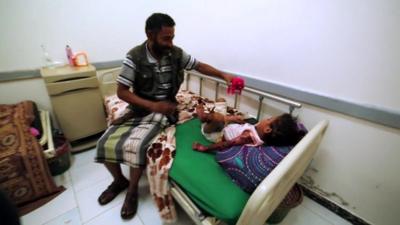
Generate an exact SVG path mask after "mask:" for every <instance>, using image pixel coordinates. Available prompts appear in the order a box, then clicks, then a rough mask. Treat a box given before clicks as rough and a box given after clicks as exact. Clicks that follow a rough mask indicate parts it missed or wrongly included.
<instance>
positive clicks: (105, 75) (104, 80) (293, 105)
mask: <svg viewBox="0 0 400 225" xmlns="http://www.w3.org/2000/svg"><path fill="white" fill-rule="evenodd" d="M120 72H121V67H117V68H113V69H109V70H104V71H101V72H99V73H98V79H99V83H100V90H101V92H102V94H103V97H106V96H110V95H114V94H115V93H116V90H117V85H116V79H117V77H118V75H119V74H120ZM192 77H197V78H198V79H199V91H198V92H199V93H198V94H199V95H200V96H201V95H202V90H203V80H210V81H213V82H214V83H215V90H216V91H215V99H217V98H218V90H219V86H225V87H226V86H227V85H226V83H225V81H224V80H221V79H218V78H214V77H209V76H205V75H203V74H201V73H199V72H196V71H186V72H185V81H186V82H185V83H186V87H184V85H182V87H181V88H184V89H186V90H189V82H190V80H191V78H192ZM244 91H245V92H248V93H251V94H255V95H257V96H258V109H257V116H256V118H257V120H259V119H260V116H261V111H262V106H263V101H264V99H270V100H273V101H275V102H280V103H282V104H284V105H287V106H288V107H289V108H288V111H289V112H290V113H292V112H293V110H294V109H297V108H301V106H302V105H301V103H299V102H296V101H293V100H290V99H287V98H284V97H281V96H278V95H274V94H271V93H267V92H264V91H260V90H256V89H254V88H251V87H245V88H244ZM238 98H239V96H238V95H235V100H234V108H237V102H238Z"/></svg>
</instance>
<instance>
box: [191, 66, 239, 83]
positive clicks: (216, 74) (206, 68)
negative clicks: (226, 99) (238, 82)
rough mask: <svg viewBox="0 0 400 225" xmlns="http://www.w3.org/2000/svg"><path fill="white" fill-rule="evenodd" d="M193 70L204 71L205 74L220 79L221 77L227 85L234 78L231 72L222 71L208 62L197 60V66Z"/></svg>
mask: <svg viewBox="0 0 400 225" xmlns="http://www.w3.org/2000/svg"><path fill="white" fill-rule="evenodd" d="M194 69H195V70H197V71H199V72H200V73H204V74H206V75H209V76H213V77H217V78H220V79H223V80H225V81H226V83H227V84H228V85H229V84H231V81H232V79H233V78H234V76H232V75H231V74H228V73H225V72H222V71H220V70H218V69H216V68H214V67H212V66H210V65H208V64H205V63H202V62H199V63H198V64H197V66H196V67H195V68H194Z"/></svg>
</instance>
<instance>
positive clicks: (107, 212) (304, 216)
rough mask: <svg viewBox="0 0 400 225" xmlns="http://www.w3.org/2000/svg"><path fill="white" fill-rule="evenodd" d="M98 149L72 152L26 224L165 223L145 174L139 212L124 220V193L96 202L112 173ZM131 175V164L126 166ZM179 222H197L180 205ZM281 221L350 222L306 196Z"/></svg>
mask: <svg viewBox="0 0 400 225" xmlns="http://www.w3.org/2000/svg"><path fill="white" fill-rule="evenodd" d="M94 154H95V150H94V149H93V150H89V151H86V152H83V153H79V154H75V155H73V161H72V167H71V169H70V170H68V171H67V172H66V173H64V174H62V175H60V176H57V177H55V179H56V182H57V184H59V185H63V186H64V187H65V188H66V191H64V192H63V193H62V194H60V195H59V196H58V197H57V198H55V199H53V200H52V201H51V202H49V203H47V204H46V205H44V206H42V207H41V208H39V209H36V210H35V211H33V212H31V213H29V214H27V215H25V216H23V217H22V218H21V221H22V224H23V225H83V224H85V225H109V224H113V225H119V224H131V225H158V224H162V222H161V220H160V219H159V216H158V213H157V209H156V208H155V205H154V203H153V201H152V199H151V197H150V194H149V190H148V183H147V178H146V176H143V177H142V178H141V180H140V183H139V187H140V190H139V195H140V197H139V208H138V213H137V216H136V217H134V218H133V219H131V220H128V221H124V220H122V219H121V218H120V216H119V215H120V209H121V206H122V202H123V200H124V195H123V194H121V195H119V196H118V197H117V198H116V199H115V200H113V201H112V202H110V203H109V204H107V205H105V206H100V205H99V204H98V203H97V197H98V196H99V194H100V193H101V192H102V191H103V190H104V189H105V188H106V187H107V186H108V185H109V184H110V182H111V175H109V174H108V172H107V171H106V169H105V168H104V167H103V166H102V165H101V164H97V163H94V162H93V158H94ZM123 170H124V174H125V175H128V173H127V172H128V168H126V167H124V168H123ZM178 217H179V220H178V222H177V223H176V224H179V225H191V224H194V223H193V222H192V221H191V220H190V219H189V217H188V216H187V215H186V214H185V212H184V211H183V210H182V209H180V208H179V207H178ZM280 224H282V225H290V224H291V225H303V224H304V225H313V224H315V225H348V224H350V223H349V222H347V221H345V220H343V219H342V218H340V217H338V216H336V215H335V214H333V213H332V212H330V211H328V210H326V209H325V208H323V207H322V206H320V205H318V204H317V203H315V202H314V201H312V200H310V199H308V198H306V197H305V198H304V201H303V203H302V204H301V205H300V206H298V207H296V208H295V209H293V210H291V211H290V213H289V214H288V216H287V217H286V218H285V219H284V220H283V221H282V223H280Z"/></svg>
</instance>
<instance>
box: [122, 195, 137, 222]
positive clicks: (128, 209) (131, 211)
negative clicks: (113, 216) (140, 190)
mask: <svg viewBox="0 0 400 225" xmlns="http://www.w3.org/2000/svg"><path fill="white" fill-rule="evenodd" d="M137 208H138V194H137V192H135V193H129V192H128V193H127V194H126V197H125V201H124V204H123V205H122V208H121V217H122V219H124V220H128V219H131V218H132V217H134V216H135V215H136V211H137Z"/></svg>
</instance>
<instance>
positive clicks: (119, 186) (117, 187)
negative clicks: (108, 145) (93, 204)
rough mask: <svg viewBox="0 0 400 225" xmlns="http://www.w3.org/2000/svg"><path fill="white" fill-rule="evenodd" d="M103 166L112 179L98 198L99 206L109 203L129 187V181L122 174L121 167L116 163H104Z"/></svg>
mask: <svg viewBox="0 0 400 225" xmlns="http://www.w3.org/2000/svg"><path fill="white" fill-rule="evenodd" d="M104 166H105V167H106V168H107V170H108V171H109V172H110V173H111V175H112V177H113V178H114V180H113V182H112V183H111V185H110V186H108V187H107V189H106V190H105V191H103V193H101V195H100V196H99V198H98V202H99V203H100V205H105V204H107V203H109V202H111V201H112V200H113V199H114V198H115V197H117V195H118V194H119V193H121V192H122V191H123V190H125V189H126V188H127V187H128V186H129V181H128V180H127V179H126V178H125V176H124V175H123V174H122V170H121V165H120V164H118V163H110V162H105V163H104Z"/></svg>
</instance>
